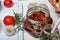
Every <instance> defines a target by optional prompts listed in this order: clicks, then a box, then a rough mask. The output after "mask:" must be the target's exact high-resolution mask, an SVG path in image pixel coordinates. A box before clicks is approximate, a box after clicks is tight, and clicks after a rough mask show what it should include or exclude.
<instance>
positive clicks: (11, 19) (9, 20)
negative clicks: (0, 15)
mask: <svg viewBox="0 0 60 40" xmlns="http://www.w3.org/2000/svg"><path fill="white" fill-rule="evenodd" d="M3 22H4V24H5V25H14V17H13V16H5V17H4V20H3Z"/></svg>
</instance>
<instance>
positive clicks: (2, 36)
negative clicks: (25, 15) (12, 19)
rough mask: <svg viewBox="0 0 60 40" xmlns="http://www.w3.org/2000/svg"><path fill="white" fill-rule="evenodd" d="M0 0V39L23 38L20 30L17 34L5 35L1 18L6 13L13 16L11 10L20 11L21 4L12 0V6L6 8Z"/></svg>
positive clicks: (16, 39) (19, 39)
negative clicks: (0, 3) (0, 6)
mask: <svg viewBox="0 0 60 40" xmlns="http://www.w3.org/2000/svg"><path fill="white" fill-rule="evenodd" d="M1 2H2V10H1V11H0V40H23V39H22V31H20V32H19V33H18V34H16V35H14V36H11V37H9V36H7V35H6V34H5V27H6V26H5V25H4V23H3V19H4V17H5V16H7V15H12V16H14V14H13V11H14V12H17V13H22V4H21V3H20V2H18V1H14V0H13V2H14V5H13V7H11V8H6V7H5V6H4V4H3V0H1ZM12 10H13V11H12Z"/></svg>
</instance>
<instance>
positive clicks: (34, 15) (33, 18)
mask: <svg viewBox="0 0 60 40" xmlns="http://www.w3.org/2000/svg"><path fill="white" fill-rule="evenodd" d="M48 24H49V25H48ZM51 24H52V18H51V17H50V12H49V11H48V8H47V6H46V5H45V4H38V3H30V4H29V5H28V10H27V14H26V18H24V29H25V30H26V31H27V32H28V33H29V34H31V35H32V36H33V37H36V38H37V37H39V36H40V35H42V32H43V29H45V28H47V27H46V25H48V27H50V26H51ZM49 30H50V29H49ZM46 34H47V33H46Z"/></svg>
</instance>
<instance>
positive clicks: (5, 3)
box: [4, 0, 13, 8]
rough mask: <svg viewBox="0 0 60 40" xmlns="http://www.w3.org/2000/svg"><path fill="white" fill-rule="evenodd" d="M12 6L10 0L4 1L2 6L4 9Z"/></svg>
mask: <svg viewBox="0 0 60 40" xmlns="http://www.w3.org/2000/svg"><path fill="white" fill-rule="evenodd" d="M12 5H13V2H12V0H4V6H5V7H8V8H10V7H12Z"/></svg>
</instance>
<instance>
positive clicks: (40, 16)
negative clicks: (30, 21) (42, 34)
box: [37, 11, 47, 21]
mask: <svg viewBox="0 0 60 40" xmlns="http://www.w3.org/2000/svg"><path fill="white" fill-rule="evenodd" d="M37 17H38V19H39V20H40V21H45V20H46V19H47V18H46V17H45V14H44V13H42V12H41V11H40V12H38V14H37Z"/></svg>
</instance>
